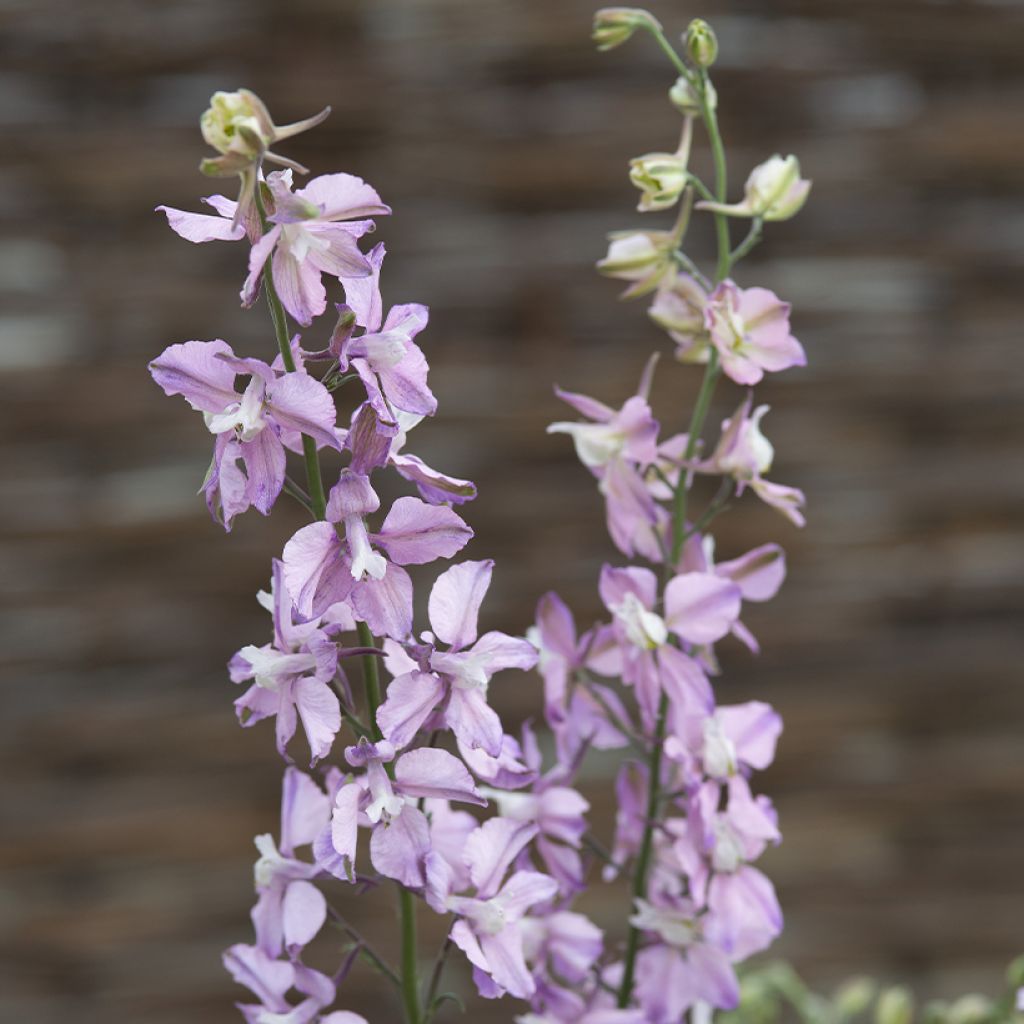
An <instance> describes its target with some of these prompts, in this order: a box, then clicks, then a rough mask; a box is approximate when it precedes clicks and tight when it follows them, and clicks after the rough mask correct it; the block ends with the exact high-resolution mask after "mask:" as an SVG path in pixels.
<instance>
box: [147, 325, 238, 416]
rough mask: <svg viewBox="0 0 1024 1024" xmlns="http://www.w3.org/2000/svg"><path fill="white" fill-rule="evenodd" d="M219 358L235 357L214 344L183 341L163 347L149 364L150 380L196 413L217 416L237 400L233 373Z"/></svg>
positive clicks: (225, 346) (228, 349)
mask: <svg viewBox="0 0 1024 1024" xmlns="http://www.w3.org/2000/svg"><path fill="white" fill-rule="evenodd" d="M220 355H234V353H233V352H232V351H231V346H230V345H229V344H228V343H227V342H226V341H221V340H220V339H219V338H218V339H216V340H215V341H186V342H183V343H182V344H179V345H171V346H169V347H168V348H165V349H164V350H163V352H161V353H160V355H159V356H157V358H156V359H154V360H153V362H151V363H150V364H149V372H150V373H151V374H152V375H153V380H155V381H156V382H157V384H158V385H159V386H160V387H161V388H163V391H164V394H166V395H181V396H182V398H184V399H185V401H186V402H188V404H189V405H191V406H192V408H193V409H195V410H197V411H198V412H209V413H220V412H223V411H224V409H225V408H226V407H227V406H229V405H232V404H233V403H235V402H237V401H239V399H240V397H241V396H240V395H239V394H238V393H237V392H236V391H235V371H234V370H233V369H232V368H231V367H230V366H228V365H227V363H225V362H224V361H223V360H222V359H219V358H218V356H220Z"/></svg>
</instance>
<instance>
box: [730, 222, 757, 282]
mask: <svg viewBox="0 0 1024 1024" xmlns="http://www.w3.org/2000/svg"><path fill="white" fill-rule="evenodd" d="M763 227H764V221H763V220H762V219H761V218H760V217H755V218H754V219H753V221H752V222H751V224H750V230H749V231H748V232H747V237H746V238H744V239H743V241H742V242H740V244H739V245H737V246H736V248H735V249H733V251H732V252H731V253H730V254H729V269H730V270H732V268H733V267H734V266H736V264H737V263H739V261H740V260H741V259H743V257H744V256H746V255H747V253H748V252H750V250H751V249H753V248H754V246H755V245H757V243H758V242H760V241H761V229H762V228H763Z"/></svg>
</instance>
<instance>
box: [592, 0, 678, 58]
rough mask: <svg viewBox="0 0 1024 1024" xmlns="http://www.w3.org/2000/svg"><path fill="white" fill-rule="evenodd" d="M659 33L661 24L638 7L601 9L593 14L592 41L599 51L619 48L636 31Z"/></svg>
mask: <svg viewBox="0 0 1024 1024" xmlns="http://www.w3.org/2000/svg"><path fill="white" fill-rule="evenodd" d="M638 28H642V29H646V30H648V31H652V32H660V31H661V23H660V22H659V21H658V19H657V18H655V17H654V15H653V14H650V13H648V12H647V11H644V10H642V9H641V8H639V7H602V8H601V10H599V11H597V12H596V13H595V14H594V31H593V34H592V37H591V38H592V39H593V40H594V42H595V43H597V48H598V49H599V50H601V51H604V50H614V49H615V47H616V46H621V45H622V44H623V43H624V42H626V41H627V40H628V39H629V38H630V37H631V36H632V35H633V33H634V32H635V31H636V30H637V29H638Z"/></svg>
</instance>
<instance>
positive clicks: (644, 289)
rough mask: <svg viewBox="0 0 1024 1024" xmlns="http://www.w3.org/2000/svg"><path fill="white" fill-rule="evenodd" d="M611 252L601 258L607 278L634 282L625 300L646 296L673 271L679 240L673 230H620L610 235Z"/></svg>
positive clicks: (602, 271)
mask: <svg viewBox="0 0 1024 1024" xmlns="http://www.w3.org/2000/svg"><path fill="white" fill-rule="evenodd" d="M609 239H610V241H609V245H608V255H607V256H605V258H604V259H603V260H598V263H597V269H598V271H599V272H600V273H602V274H604V275H605V277H614V278H618V279H619V280H621V281H631V282H632V284H631V285H630V287H629V288H627V289H626V291H625V292H623V294H622V298H624V299H635V298H637V297H638V296H640V295H646V294H648V292H652V291H654V289H655V288H657V287H658V285H659V284H660V283H661V282H662V281H663V280H664V278H665V277H666V276H667V275H668V274H669V273H671V272H672V270H673V262H672V251H673V249H674V247H675V239H674V237H673V236H672V233H671V232H669V231H616V232H613V233H612V234H611V235H610V236H609Z"/></svg>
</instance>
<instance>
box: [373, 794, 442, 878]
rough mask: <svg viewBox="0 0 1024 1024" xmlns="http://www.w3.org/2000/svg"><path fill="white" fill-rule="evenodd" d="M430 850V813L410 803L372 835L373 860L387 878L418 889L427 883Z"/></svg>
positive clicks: (379, 826) (376, 827) (382, 823)
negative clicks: (426, 858)
mask: <svg viewBox="0 0 1024 1024" xmlns="http://www.w3.org/2000/svg"><path fill="white" fill-rule="evenodd" d="M429 852H430V826H429V825H428V824H427V818H426V815H425V814H423V812H422V811H419V810H417V809H416V808H415V807H412V806H410V805H408V804H406V806H405V807H403V808H402V813H401V814H399V815H398V817H397V818H392V819H391V821H389V822H386V823H385V822H383V821H382V822H381V823H380V824H378V825H376V826H375V827H374V829H373V835H372V836H371V838H370V860H371V862H372V863H373V866H374V867H375V868H376V869H377V870H378V871H379V872H380V873H381V874H382V875H384V877H385V878H393V879H395V881H397V882H401V883H402V885H404V886H405V887H406V888H410V889H418V888H421V887H422V886H423V885H424V884H425V882H426V877H425V875H424V872H423V859H424V858H425V857H426V855H427V854H428V853H429Z"/></svg>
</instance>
